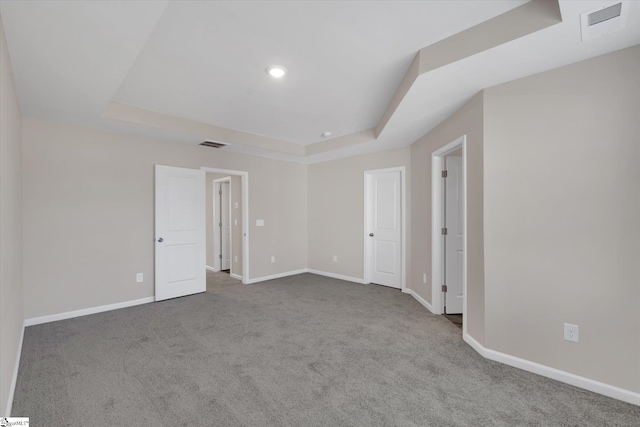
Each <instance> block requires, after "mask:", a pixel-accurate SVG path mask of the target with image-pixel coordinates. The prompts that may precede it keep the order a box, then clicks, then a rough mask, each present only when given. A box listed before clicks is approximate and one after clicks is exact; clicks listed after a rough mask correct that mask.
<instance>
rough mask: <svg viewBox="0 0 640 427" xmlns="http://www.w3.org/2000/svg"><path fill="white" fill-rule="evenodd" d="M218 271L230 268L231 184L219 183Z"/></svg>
mask: <svg viewBox="0 0 640 427" xmlns="http://www.w3.org/2000/svg"><path fill="white" fill-rule="evenodd" d="M220 236H221V239H222V240H221V242H220V255H221V256H220V270H229V269H230V268H231V183H230V182H221V183H220Z"/></svg>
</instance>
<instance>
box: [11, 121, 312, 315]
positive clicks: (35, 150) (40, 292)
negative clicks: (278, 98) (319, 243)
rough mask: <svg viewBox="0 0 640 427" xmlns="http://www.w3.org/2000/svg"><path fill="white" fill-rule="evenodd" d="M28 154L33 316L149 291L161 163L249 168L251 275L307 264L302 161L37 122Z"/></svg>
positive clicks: (30, 126)
mask: <svg viewBox="0 0 640 427" xmlns="http://www.w3.org/2000/svg"><path fill="white" fill-rule="evenodd" d="M23 159H24V163H23V165H24V170H25V173H24V230H25V232H24V261H25V262H24V281H25V301H26V305H25V311H26V312H25V316H26V317H27V318H32V317H37V316H44V315H49V314H56V313H63V312H67V311H71V310H78V309H82V308H89V307H96V306H101V305H105V304H113V303H117V302H122V301H129V300H135V299H138V298H144V297H149V296H152V295H153V280H154V276H153V272H154V264H153V263H154V261H153V258H154V252H153V251H154V233H153V229H154V226H153V224H154V204H153V203H154V202H153V198H154V183H153V180H154V165H155V164H163V165H171V166H179V167H188V168H200V167H202V166H207V167H212V168H222V169H233V170H240V171H247V172H248V173H249V209H250V210H249V224H250V226H249V230H248V231H249V234H250V235H249V237H250V246H249V251H250V264H249V268H250V273H249V277H250V278H258V277H263V276H268V275H273V274H278V273H283V272H288V271H293V270H298V269H303V268H306V266H307V192H306V189H307V169H306V166H304V165H298V164H293V163H287V162H281V161H275V160H268V159H264V158H259V157H253V156H246V155H241V154H236V153H229V152H226V151H224V150H215V149H211V148H207V147H200V146H192V145H187V144H177V143H172V142H166V141H161V140H152V139H143V138H136V137H131V136H124V135H119V134H111V133H105V132H98V131H94V130H89V129H83V128H79V127H74V126H67V125H62V124H56V123H52V122H43V121H38V120H32V119H25V120H24V121H23ZM27 171H28V173H27ZM258 218H260V219H264V220H265V226H264V227H255V220H256V219H258ZM272 255H274V256H276V261H277V262H276V263H275V264H272V263H271V260H270V258H271V256H272ZM138 272H143V273H144V276H145V281H144V283H136V282H135V274H136V273H138Z"/></svg>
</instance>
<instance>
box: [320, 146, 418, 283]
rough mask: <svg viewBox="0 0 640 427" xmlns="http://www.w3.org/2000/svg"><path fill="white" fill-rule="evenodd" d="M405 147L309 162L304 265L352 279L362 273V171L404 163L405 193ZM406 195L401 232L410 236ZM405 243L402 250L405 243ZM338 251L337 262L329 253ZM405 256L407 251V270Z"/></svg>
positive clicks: (409, 187)
mask: <svg viewBox="0 0 640 427" xmlns="http://www.w3.org/2000/svg"><path fill="white" fill-rule="evenodd" d="M409 163H410V159H409V147H402V148H398V149H394V150H388V151H383V152H378V153H371V154H365V155H362V156H357V157H348V158H344V159H339V160H333V161H329V162H324V163H319V164H314V165H310V166H309V187H308V192H309V209H308V212H309V232H308V235H309V268H310V269H313V270H319V271H323V272H327V273H333V274H339V275H342V276H347V277H351V278H356V279H362V278H363V277H364V271H363V263H364V172H365V171H367V170H373V169H384V168H391V167H397V166H405V167H406V171H405V173H406V174H407V179H406V182H407V191H406V194H407V198H409V195H410V194H411V184H410V182H411V181H410V179H409V174H410V170H409ZM410 207H411V202H410V200H407V210H408V211H407V224H406V226H407V237H408V240H409V239H410V236H411V229H410V224H411V222H410V218H411V210H410ZM410 247H411V246H410V241H409V242H407V248H408V249H407V251H409V248H410ZM334 255H337V256H338V262H337V263H336V262H333V261H332V257H333V256H334ZM409 262H410V256H409V255H407V271H409V265H408V264H409Z"/></svg>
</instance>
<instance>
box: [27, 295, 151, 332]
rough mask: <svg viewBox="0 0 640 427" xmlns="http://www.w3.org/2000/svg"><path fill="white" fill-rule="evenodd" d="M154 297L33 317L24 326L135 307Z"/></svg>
mask: <svg viewBox="0 0 640 427" xmlns="http://www.w3.org/2000/svg"><path fill="white" fill-rule="evenodd" d="M154 301H155V298H154V297H146V298H140V299H136V300H131V301H124V302H118V303H115V304H108V305H101V306H99V307H91V308H83V309H82V310H74V311H67V312H66V313H59V314H51V315H49V316H41V317H32V318H31V319H26V320H25V321H24V326H34V325H40V324H42V323H49V322H55V321H58V320H65V319H72V318H74V317H81V316H87V315H89V314H96V313H102V312H104V311H111V310H117V309H119V308H126V307H133V306H134V305H140V304H147V303H150V302H154Z"/></svg>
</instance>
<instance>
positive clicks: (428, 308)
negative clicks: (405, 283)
mask: <svg viewBox="0 0 640 427" xmlns="http://www.w3.org/2000/svg"><path fill="white" fill-rule="evenodd" d="M402 292H403V293H405V294H409V295H411V296H412V297H414V298H415V299H416V301H418V302H419V303H420V304H422V305H423V306H424V308H426V309H427V310H429V313H433V309H432V308H431V304H429V303H428V302H427V300H426V299H424V298H422V297H421V296H420V295H418V294H417V293H416V291H414V290H413V289H409V288H404V289H403V290H402Z"/></svg>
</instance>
